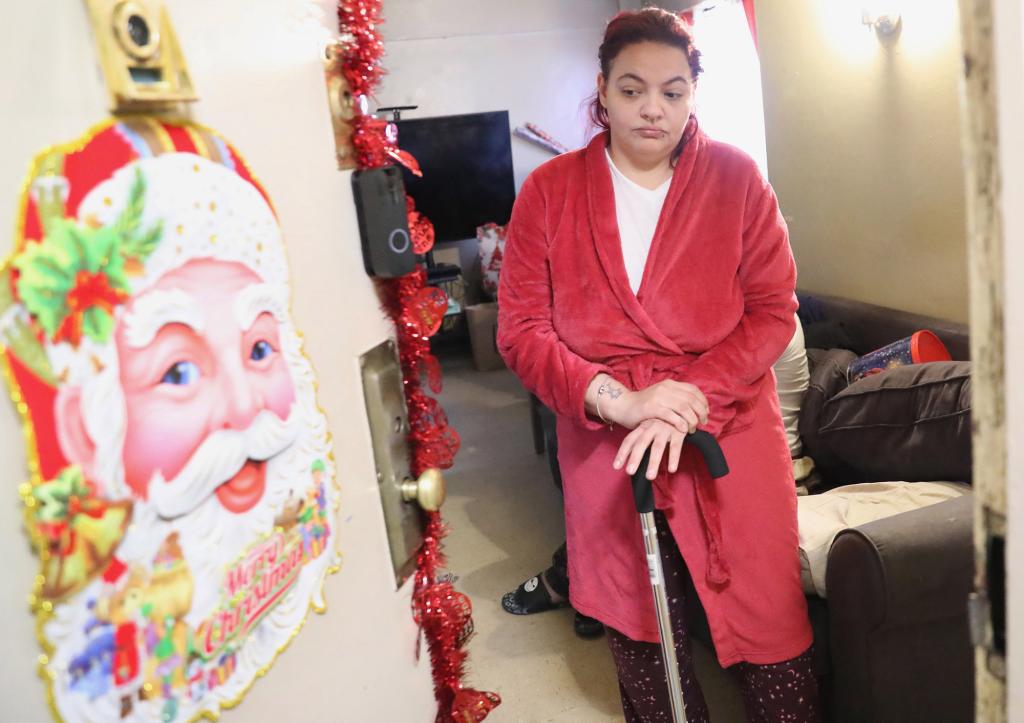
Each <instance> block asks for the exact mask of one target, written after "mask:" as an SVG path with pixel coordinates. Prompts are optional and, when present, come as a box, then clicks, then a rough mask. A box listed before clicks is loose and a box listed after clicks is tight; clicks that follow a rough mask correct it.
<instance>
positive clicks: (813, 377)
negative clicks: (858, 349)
mask: <svg viewBox="0 0 1024 723" xmlns="http://www.w3.org/2000/svg"><path fill="white" fill-rule="evenodd" d="M856 358H857V355H856V354H854V353H853V352H852V351H848V350H846V349H811V348H808V349H807V362H808V368H809V370H810V382H809V385H808V387H807V391H806V392H805V393H804V398H803V403H802V404H801V406H800V423H799V429H800V439H801V440H802V441H803V454H805V455H807V456H809V457H812V458H813V459H814V461H815V463H816V464H817V465H818V466H819V467H821V466H825V467H828V466H829V465H830V463H835V462H838V459H837V458H835V456H834V455H831V454H830V453H829V450H828V447H827V445H826V444H825V442H824V441H823V440H822V439H821V437H820V435H819V434H818V429H819V428H820V427H821V412H822V410H823V409H824V407H825V402H827V401H828V400H829V399H831V398H832V397H833V396H835V395H836V394H838V393H839V392H840V391H842V390H843V389H844V388H845V387H846V367H848V366H849V365H850V362H852V361H853V360H854V359H856Z"/></svg>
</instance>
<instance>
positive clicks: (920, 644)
mask: <svg viewBox="0 0 1024 723" xmlns="http://www.w3.org/2000/svg"><path fill="white" fill-rule="evenodd" d="M972 529H973V500H972V495H969V494H968V495H964V496H963V497H958V498H956V499H952V500H947V501H945V502H940V503H938V504H935V505H931V506H930V507H925V508H923V509H920V510H914V511H912V512H904V513H901V514H898V515H893V516H892V517H888V518H886V519H883V520H878V521H876V522H871V523H868V524H866V525H862V526H860V527H858V528H854V529H851V530H844V531H843V532H841V533H840V534H839V535H838V536H837V537H836V539H835V542H834V543H833V544H832V549H831V551H830V553H829V558H828V571H827V572H826V573H825V579H826V587H827V589H828V601H827V602H828V609H829V620H828V626H829V635H828V639H829V647H830V650H829V654H830V659H831V663H832V676H831V678H832V680H831V694H832V695H831V703H830V708H831V720H832V721H834V723H848V722H849V723H888V722H889V721H893V722H896V721H899V722H902V721H918V720H920V721H940V720H941V721H959V720H970V719H971V718H972V716H973V710H974V672H973V671H974V650H973V648H972V647H971V642H970V635H969V633H968V626H967V595H968V592H969V590H970V587H971V580H972V577H973V570H974V549H973V545H972V541H971V534H972Z"/></svg>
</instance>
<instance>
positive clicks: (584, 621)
mask: <svg viewBox="0 0 1024 723" xmlns="http://www.w3.org/2000/svg"><path fill="white" fill-rule="evenodd" d="M572 629H573V630H575V631H576V634H577V635H578V636H580V637H581V638H599V637H601V636H602V635H603V634H604V623H602V622H601V621H600V620H594V618H588V617H587V616H586V615H584V614H583V613H580V612H578V613H576V618H575V619H574V620H573V621H572Z"/></svg>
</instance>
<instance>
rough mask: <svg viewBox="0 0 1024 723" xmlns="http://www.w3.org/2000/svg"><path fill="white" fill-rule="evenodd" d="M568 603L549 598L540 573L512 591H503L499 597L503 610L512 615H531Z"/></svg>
mask: <svg viewBox="0 0 1024 723" xmlns="http://www.w3.org/2000/svg"><path fill="white" fill-rule="evenodd" d="M568 604H569V601H568V600H564V601H562V602H555V601H554V600H552V599H551V595H550V593H548V587H547V585H545V584H544V582H543V581H542V580H541V579H540V575H534V576H533V577H531V578H530V579H529V580H526V581H525V582H523V583H522V584H521V585H520V586H519V587H517V588H516V589H515V590H513V591H512V592H507V593H505V594H504V595H503V596H502V598H501V607H503V608H504V609H505V612H509V613H512V614H513V615H533V614H534V613H542V612H544V611H545V610H554V609H556V608H561V607H565V606H566V605H568Z"/></svg>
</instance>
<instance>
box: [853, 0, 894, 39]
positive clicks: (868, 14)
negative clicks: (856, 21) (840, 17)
mask: <svg viewBox="0 0 1024 723" xmlns="http://www.w3.org/2000/svg"><path fill="white" fill-rule="evenodd" d="M876 5H878V7H874V8H866V9H864V10H863V11H862V12H861V16H860V20H861V22H862V23H864V24H865V25H867V26H868V27H870V28H872V29H873V30H874V31H875V32H876V33H878V34H879V35H880V36H886V37H888V36H892V35H895V34H896V33H897V32H898V31H899V29H900V25H901V23H902V22H903V17H902V16H901V15H900V13H899V11H897V10H896V9H895V8H893V7H892V6H891V5H890V6H889V7H886V6H885V4H884V3H877V4H876Z"/></svg>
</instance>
